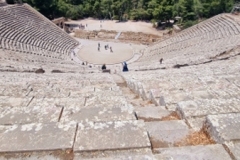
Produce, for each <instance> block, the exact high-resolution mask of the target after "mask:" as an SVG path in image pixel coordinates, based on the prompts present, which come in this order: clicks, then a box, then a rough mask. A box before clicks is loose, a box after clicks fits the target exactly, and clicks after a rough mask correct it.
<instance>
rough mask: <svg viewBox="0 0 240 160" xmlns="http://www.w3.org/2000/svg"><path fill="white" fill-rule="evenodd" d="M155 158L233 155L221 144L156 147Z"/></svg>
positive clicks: (201, 159)
mask: <svg viewBox="0 0 240 160" xmlns="http://www.w3.org/2000/svg"><path fill="white" fill-rule="evenodd" d="M154 152H155V153H156V154H155V156H154V157H155V160H173V159H174V160H204V159H209V160H210V159H216V160H217V159H224V160H231V157H230V156H229V154H228V153H227V152H226V150H225V149H224V148H223V146H222V145H220V144H213V145H199V146H185V147H173V148H159V149H155V150H154Z"/></svg>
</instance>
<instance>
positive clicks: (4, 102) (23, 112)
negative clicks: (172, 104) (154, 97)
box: [0, 72, 150, 159]
mask: <svg viewBox="0 0 240 160" xmlns="http://www.w3.org/2000/svg"><path fill="white" fill-rule="evenodd" d="M0 74H1V77H3V78H1V80H0V86H1V87H0V88H1V90H0V111H1V116H0V140H1V144H0V153H1V154H0V158H3V157H5V158H6V157H7V156H8V155H11V156H13V155H14V154H15V156H16V157H17V158H20V157H24V155H26V154H27V153H29V154H28V156H29V157H28V158H34V157H41V158H45V156H47V157H48V158H47V159H49V158H55V157H61V156H62V155H65V156H66V157H67V158H66V159H69V158H70V159H72V158H71V154H75V158H77V157H82V158H81V159H83V158H84V157H88V156H90V154H87V155H85V153H92V152H94V151H96V150H98V151H100V152H103V151H105V150H109V151H111V150H114V151H117V150H120V151H123V150H127V151H128V153H129V154H130V153H132V154H133V153H135V154H134V155H135V156H136V155H138V154H139V153H141V154H144V153H146V154H148V153H149V154H150V152H149V151H150V142H149V139H148V136H147V132H146V129H145V127H144V123H143V121H137V120H136V117H135V116H134V112H133V108H132V106H131V105H130V104H128V103H127V101H126V99H125V98H124V97H123V95H122V92H121V90H119V87H118V86H116V84H115V82H114V81H113V79H112V78H111V76H110V75H109V74H79V75H76V74H70V73H69V74H56V75H55V76H52V74H43V75H38V74H34V73H7V72H6V73H0ZM56 132H57V133H56ZM59 137H61V138H59ZM42 139H44V140H42ZM32 141H34V142H32ZM100 142H103V143H100ZM104 142H106V143H104ZM32 145H34V147H31V146H32ZM73 146H74V147H73ZM72 150H73V152H74V153H72ZM139 151H141V152H139ZM138 152H139V153H138ZM100 155H102V154H101V153H100Z"/></svg>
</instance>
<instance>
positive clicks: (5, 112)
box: [0, 106, 63, 125]
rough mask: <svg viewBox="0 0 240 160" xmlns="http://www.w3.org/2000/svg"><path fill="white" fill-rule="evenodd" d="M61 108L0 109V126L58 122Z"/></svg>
mask: <svg viewBox="0 0 240 160" xmlns="http://www.w3.org/2000/svg"><path fill="white" fill-rule="evenodd" d="M62 109H63V108H62V107H56V106H44V107H40V106H34V107H0V125H11V124H27V123H43V122H44V123H48V122H58V119H59V116H60V114H61V111H62Z"/></svg>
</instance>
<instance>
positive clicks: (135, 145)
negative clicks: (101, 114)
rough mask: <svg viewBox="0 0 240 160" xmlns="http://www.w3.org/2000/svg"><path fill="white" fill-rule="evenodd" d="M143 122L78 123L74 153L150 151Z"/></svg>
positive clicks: (82, 154)
mask: <svg viewBox="0 0 240 160" xmlns="http://www.w3.org/2000/svg"><path fill="white" fill-rule="evenodd" d="M150 147H151V144H150V141H149V138H148V134H147V131H146V129H145V126H144V122H143V121H136V120H135V121H114V122H97V123H94V122H88V123H79V124H78V131H77V136H76V142H75V145H74V153H80V154H81V156H82V157H83V158H84V154H87V155H89V154H91V153H94V152H96V151H98V153H95V154H100V155H101V154H103V152H105V151H117V150H128V151H131V150H135V149H150Z"/></svg>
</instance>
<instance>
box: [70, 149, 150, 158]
mask: <svg viewBox="0 0 240 160" xmlns="http://www.w3.org/2000/svg"><path fill="white" fill-rule="evenodd" d="M74 160H153V154H152V150H151V149H150V148H140V149H131V150H111V151H100V152H98V151H96V152H92V153H89V152H86V153H85V154H80V153H75V154H74Z"/></svg>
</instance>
